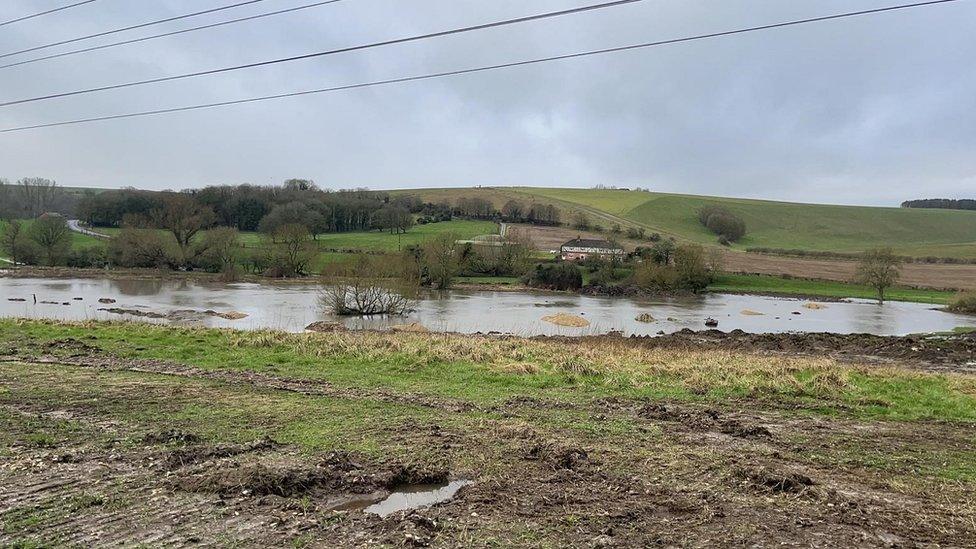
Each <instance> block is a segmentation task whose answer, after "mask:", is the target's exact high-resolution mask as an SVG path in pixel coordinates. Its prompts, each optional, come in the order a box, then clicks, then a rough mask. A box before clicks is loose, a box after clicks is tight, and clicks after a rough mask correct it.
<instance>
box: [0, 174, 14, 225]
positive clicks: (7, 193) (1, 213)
mask: <svg viewBox="0 0 976 549" xmlns="http://www.w3.org/2000/svg"><path fill="white" fill-rule="evenodd" d="M13 218H14V190H13V187H11V186H10V182H9V181H7V180H6V179H4V178H2V177H0V220H4V219H13Z"/></svg>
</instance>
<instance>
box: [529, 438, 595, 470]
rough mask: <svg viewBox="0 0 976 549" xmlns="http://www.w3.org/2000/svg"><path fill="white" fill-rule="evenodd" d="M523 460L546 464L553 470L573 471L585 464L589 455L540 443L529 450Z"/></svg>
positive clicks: (578, 450) (580, 449) (579, 450)
mask: <svg viewBox="0 0 976 549" xmlns="http://www.w3.org/2000/svg"><path fill="white" fill-rule="evenodd" d="M525 459H528V460H532V461H541V462H544V463H547V464H548V465H549V466H550V467H552V468H553V469H554V470H560V469H567V470H570V471H575V470H577V469H580V468H581V467H583V466H584V465H585V464H586V463H587V461H588V460H589V455H588V454H587V453H586V450H583V449H582V448H575V447H565V446H561V445H559V444H553V443H546V442H540V443H537V444H535V445H533V446H532V447H531V448H529V450H528V452H526V454H525Z"/></svg>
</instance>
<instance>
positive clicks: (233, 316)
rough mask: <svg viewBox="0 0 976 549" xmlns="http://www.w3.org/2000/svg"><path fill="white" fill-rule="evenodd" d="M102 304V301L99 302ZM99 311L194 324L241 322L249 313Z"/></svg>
mask: <svg viewBox="0 0 976 549" xmlns="http://www.w3.org/2000/svg"><path fill="white" fill-rule="evenodd" d="M99 302H101V300H99ZM98 310H99V311H105V312H106V313H112V314H117V315H130V316H138V317H141V318H159V319H163V318H165V319H167V320H173V321H177V322H193V321H197V320H202V319H204V318H207V317H217V318H223V319H225V320H240V319H242V318H247V316H248V315H247V313H241V312H237V311H230V312H227V313H221V312H218V311H214V310H212V309H207V310H206V311H197V310H194V309H178V310H176V311H170V312H168V313H160V312H157V311H143V310H140V309H125V308H122V307H103V308H101V309H98Z"/></svg>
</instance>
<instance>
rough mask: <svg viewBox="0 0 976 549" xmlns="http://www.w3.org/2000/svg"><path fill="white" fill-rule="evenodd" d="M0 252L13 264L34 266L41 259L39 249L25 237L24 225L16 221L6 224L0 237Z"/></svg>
mask: <svg viewBox="0 0 976 549" xmlns="http://www.w3.org/2000/svg"><path fill="white" fill-rule="evenodd" d="M0 250H2V251H3V252H4V253H5V254H7V255H8V256H9V257H10V259H11V261H13V262H14V263H24V264H27V265H36V264H37V263H38V262H39V261H40V259H41V250H40V248H39V247H38V246H37V244H36V243H34V241H33V240H31V239H30V238H28V237H27V230H26V225H25V224H24V223H22V222H20V221H17V220H14V221H11V222H10V223H8V224H7V227H6V229H4V231H3V234H2V235H0Z"/></svg>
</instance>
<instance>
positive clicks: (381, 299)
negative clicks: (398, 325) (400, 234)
mask: <svg viewBox="0 0 976 549" xmlns="http://www.w3.org/2000/svg"><path fill="white" fill-rule="evenodd" d="M419 290H420V273H419V270H418V268H417V266H416V263H415V262H414V261H412V260H411V259H410V258H408V257H405V256H400V257H396V258H390V257H384V256H368V255H361V256H359V258H358V260H357V261H356V263H355V264H354V265H350V266H347V267H345V268H339V269H336V270H335V273H334V274H333V275H332V276H330V277H329V278H328V279H327V280H326V285H325V287H324V288H323V289H322V292H321V294H320V298H319V299H320V301H321V302H322V305H324V306H325V307H326V308H327V309H329V310H330V311H332V313H334V314H336V315H339V316H369V315H381V314H382V315H403V314H406V313H408V312H410V310H411V309H412V308H413V307H414V304H415V302H416V299H417V294H418V293H419Z"/></svg>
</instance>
